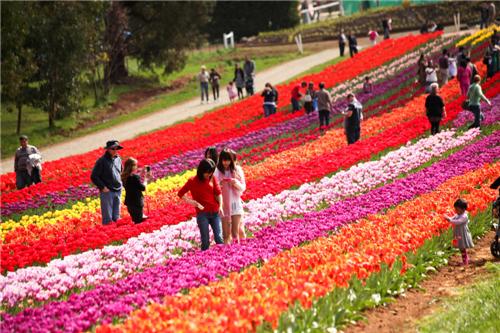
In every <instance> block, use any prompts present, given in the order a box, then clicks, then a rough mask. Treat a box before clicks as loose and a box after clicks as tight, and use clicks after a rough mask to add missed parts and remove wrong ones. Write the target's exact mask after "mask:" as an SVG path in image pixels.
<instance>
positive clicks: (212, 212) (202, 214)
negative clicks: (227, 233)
mask: <svg viewBox="0 0 500 333" xmlns="http://www.w3.org/2000/svg"><path fill="white" fill-rule="evenodd" d="M214 171H215V162H214V161H212V160H211V159H207V158H205V159H203V160H201V162H200V164H198V169H197V170H196V176H194V177H192V178H190V179H189V180H188V181H187V182H186V184H184V186H183V187H182V188H181V189H180V190H179V193H177V195H178V196H179V198H181V199H182V200H183V201H185V202H187V203H188V204H190V205H192V206H194V207H195V209H196V222H197V224H198V228H199V229H200V236H201V250H202V251H204V250H208V248H209V247H210V231H209V226H210V227H211V228H212V231H213V233H214V239H215V243H216V244H223V243H224V241H223V239H222V233H221V215H222V212H223V203H222V192H221V189H220V186H219V183H218V181H217V178H216V177H215V176H214ZM187 192H191V196H192V199H191V198H188V197H186V194H187Z"/></svg>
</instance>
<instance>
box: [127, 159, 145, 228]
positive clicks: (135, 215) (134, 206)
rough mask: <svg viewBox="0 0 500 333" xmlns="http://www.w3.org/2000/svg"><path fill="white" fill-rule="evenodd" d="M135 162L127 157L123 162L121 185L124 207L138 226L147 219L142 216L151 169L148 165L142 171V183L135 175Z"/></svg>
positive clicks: (136, 174)
mask: <svg viewBox="0 0 500 333" xmlns="http://www.w3.org/2000/svg"><path fill="white" fill-rule="evenodd" d="M137 170H138V169H137V160H136V159H135V158H132V157H129V159H128V160H127V161H125V167H124V169H123V172H122V183H123V187H125V206H127V210H128V213H129V214H130V217H131V218H132V221H134V223H135V224H139V223H141V222H142V221H144V220H145V219H147V218H148V217H147V216H145V215H144V195H143V194H142V192H144V191H145V190H146V186H147V185H148V181H150V180H151V168H150V167H149V165H146V167H145V168H144V169H143V170H142V177H143V179H144V182H141V177H140V176H139V174H138V173H137Z"/></svg>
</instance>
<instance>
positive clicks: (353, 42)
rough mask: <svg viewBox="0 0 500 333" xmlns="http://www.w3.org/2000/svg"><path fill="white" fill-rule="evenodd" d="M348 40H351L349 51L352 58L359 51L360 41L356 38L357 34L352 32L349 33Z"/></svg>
mask: <svg viewBox="0 0 500 333" xmlns="http://www.w3.org/2000/svg"><path fill="white" fill-rule="evenodd" d="M347 40H348V41H349V53H350V54H351V58H352V57H353V56H354V55H355V54H356V53H358V41H357V40H356V36H354V35H353V34H352V33H349V35H348V36H347Z"/></svg>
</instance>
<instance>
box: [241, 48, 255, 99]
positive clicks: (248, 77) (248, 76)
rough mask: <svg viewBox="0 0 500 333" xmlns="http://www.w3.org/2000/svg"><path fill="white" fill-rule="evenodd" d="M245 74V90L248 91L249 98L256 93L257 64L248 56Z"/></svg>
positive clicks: (244, 67)
mask: <svg viewBox="0 0 500 333" xmlns="http://www.w3.org/2000/svg"><path fill="white" fill-rule="evenodd" d="M243 72H244V73H245V89H246V91H247V96H251V95H253V93H254V87H253V85H254V79H255V62H254V61H253V60H251V59H250V57H248V56H246V57H245V63H244V64H243Z"/></svg>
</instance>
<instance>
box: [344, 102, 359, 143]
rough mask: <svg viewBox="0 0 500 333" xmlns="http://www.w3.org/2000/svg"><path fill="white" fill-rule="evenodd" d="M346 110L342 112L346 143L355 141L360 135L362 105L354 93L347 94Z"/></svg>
mask: <svg viewBox="0 0 500 333" xmlns="http://www.w3.org/2000/svg"><path fill="white" fill-rule="evenodd" d="M347 103H348V104H347V110H346V111H345V112H344V118H345V119H344V128H345V134H346V137H347V144H353V143H355V142H357V141H358V140H359V138H360V136H361V120H363V114H362V112H363V106H362V105H361V103H360V102H359V101H358V100H357V99H356V98H355V96H354V94H352V93H350V94H348V95H347Z"/></svg>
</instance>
